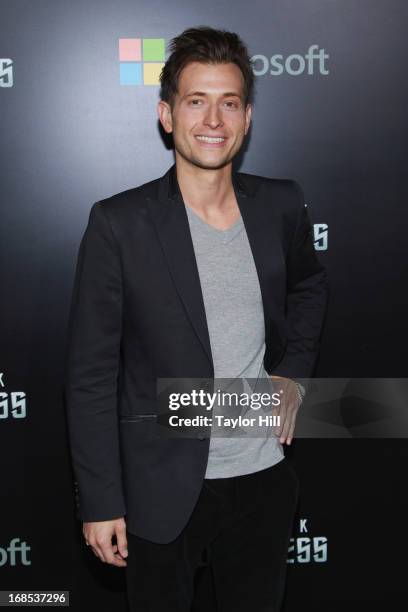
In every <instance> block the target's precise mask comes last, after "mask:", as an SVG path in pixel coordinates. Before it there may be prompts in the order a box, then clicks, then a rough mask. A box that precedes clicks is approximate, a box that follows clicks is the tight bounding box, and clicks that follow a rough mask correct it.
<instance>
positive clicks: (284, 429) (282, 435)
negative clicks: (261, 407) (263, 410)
mask: <svg viewBox="0 0 408 612" xmlns="http://www.w3.org/2000/svg"><path fill="white" fill-rule="evenodd" d="M291 417H292V415H291V414H288V415H287V418H286V419H285V422H284V424H283V427H282V431H281V433H280V437H279V442H280V443H281V444H283V443H284V442H285V440H286V438H287V437H288V435H289V432H290V429H291V426H292V418H291Z"/></svg>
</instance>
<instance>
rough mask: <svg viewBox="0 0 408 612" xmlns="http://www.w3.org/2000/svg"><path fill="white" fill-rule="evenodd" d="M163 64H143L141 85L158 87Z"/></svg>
mask: <svg viewBox="0 0 408 612" xmlns="http://www.w3.org/2000/svg"><path fill="white" fill-rule="evenodd" d="M163 66H164V62H150V63H148V62H145V63H144V64H143V83H144V84H145V85H159V84H160V80H159V76H160V72H161V69H162V68H163Z"/></svg>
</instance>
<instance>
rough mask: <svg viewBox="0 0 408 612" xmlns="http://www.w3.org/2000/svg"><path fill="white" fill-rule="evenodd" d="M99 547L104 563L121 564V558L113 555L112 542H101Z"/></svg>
mask: <svg viewBox="0 0 408 612" xmlns="http://www.w3.org/2000/svg"><path fill="white" fill-rule="evenodd" d="M101 548H102V553H103V557H104V559H105V562H106V563H109V564H110V565H117V566H120V565H122V563H121V560H120V559H118V558H117V557H116V556H115V555H114V552H113V545H112V542H103V543H102V544H101Z"/></svg>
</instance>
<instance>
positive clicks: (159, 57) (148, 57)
mask: <svg viewBox="0 0 408 612" xmlns="http://www.w3.org/2000/svg"><path fill="white" fill-rule="evenodd" d="M143 61H144V62H164V38H144V39H143Z"/></svg>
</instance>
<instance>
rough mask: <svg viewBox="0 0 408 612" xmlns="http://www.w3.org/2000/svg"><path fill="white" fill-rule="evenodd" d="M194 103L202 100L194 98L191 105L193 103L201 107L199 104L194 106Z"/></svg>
mask: <svg viewBox="0 0 408 612" xmlns="http://www.w3.org/2000/svg"><path fill="white" fill-rule="evenodd" d="M194 102H201V100H200V99H199V98H194V99H193V100H191V101H190V103H191V104H192V105H193V106H199V105H198V104H194Z"/></svg>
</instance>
